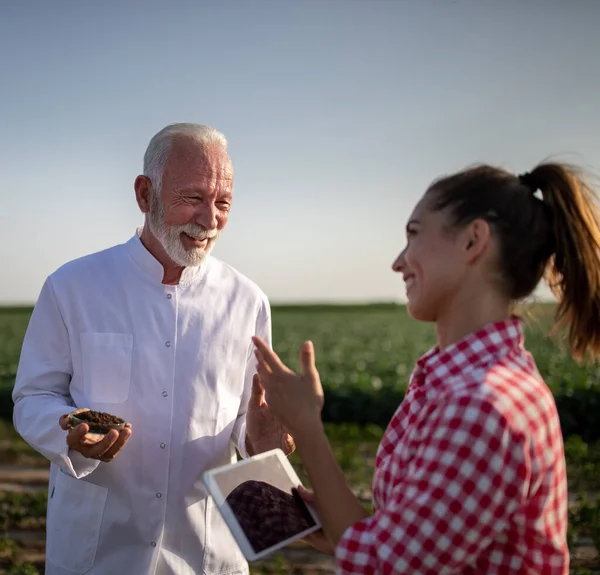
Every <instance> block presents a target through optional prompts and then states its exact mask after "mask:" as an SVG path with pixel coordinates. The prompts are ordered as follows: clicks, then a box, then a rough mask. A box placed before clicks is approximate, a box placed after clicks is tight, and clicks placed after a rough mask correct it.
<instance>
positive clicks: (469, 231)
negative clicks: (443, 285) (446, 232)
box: [461, 218, 491, 263]
mask: <svg viewBox="0 0 600 575" xmlns="http://www.w3.org/2000/svg"><path fill="white" fill-rule="evenodd" d="M461 235H462V238H461V241H462V244H463V246H462V249H463V253H464V256H465V259H466V261H467V263H473V262H475V261H476V260H477V259H478V258H480V257H481V255H482V254H483V253H484V252H485V250H486V249H487V247H488V244H489V242H490V237H491V229H490V224H489V223H488V222H487V221H485V220H484V219H482V218H477V219H475V220H473V221H472V222H471V223H469V224H468V225H467V226H466V227H465V228H464V230H463V234H461Z"/></svg>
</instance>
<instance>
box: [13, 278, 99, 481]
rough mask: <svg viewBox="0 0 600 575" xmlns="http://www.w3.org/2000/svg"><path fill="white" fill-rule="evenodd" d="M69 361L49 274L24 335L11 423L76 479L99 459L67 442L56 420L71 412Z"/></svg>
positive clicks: (61, 318)
mask: <svg viewBox="0 0 600 575" xmlns="http://www.w3.org/2000/svg"><path fill="white" fill-rule="evenodd" d="M72 374H73V363H72V359H71V347H70V344H69V334H68V331H67V326H66V324H65V321H64V319H63V315H62V314H61V311H60V308H59V304H58V301H57V298H56V294H55V292H54V288H53V285H52V278H48V279H47V280H46V282H45V283H44V285H43V287H42V291H41V293H40V296H39V298H38V301H37V303H36V305H35V308H34V310H33V313H32V315H31V318H30V320H29V325H28V327H27V331H26V333H25V338H24V341H23V347H22V349H21V357H20V360H19V366H18V368H17V378H16V381H15V386H14V389H13V393H12V398H13V402H14V404H15V405H14V410H13V424H14V426H15V429H16V430H17V431H18V433H19V434H20V435H21V437H23V439H25V441H27V443H29V445H31V446H32V447H33V448H34V449H35V450H36V451H38V452H39V453H41V454H42V455H43V456H44V457H46V458H47V459H49V460H50V461H51V462H52V463H55V464H56V465H57V466H58V467H59V468H60V469H62V470H63V471H64V472H65V473H67V474H69V475H72V476H73V477H76V478H77V479H80V478H82V477H85V476H86V475H89V474H90V473H91V472H92V471H94V469H96V467H98V465H99V463H100V462H99V461H97V460H95V459H88V458H85V457H83V456H82V455H81V454H80V453H78V452H76V451H72V450H71V449H69V447H68V446H67V442H66V436H67V434H66V432H65V431H64V430H63V429H61V427H60V425H59V423H58V420H59V419H60V417H61V416H62V415H64V414H66V413H69V412H70V411H72V410H73V408H74V406H73V399H72V398H71V395H70V392H69V386H70V381H71V376H72Z"/></svg>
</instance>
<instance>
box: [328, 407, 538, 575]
mask: <svg viewBox="0 0 600 575" xmlns="http://www.w3.org/2000/svg"><path fill="white" fill-rule="evenodd" d="M419 432H420V433H419V447H418V449H417V452H416V454H415V456H414V457H413V458H412V459H411V460H410V461H409V462H406V463H402V462H401V461H400V460H399V459H398V458H397V456H396V455H395V454H394V455H393V456H392V457H394V458H395V459H393V460H392V461H391V462H390V464H389V467H388V468H387V469H386V471H384V473H385V476H384V477H383V481H384V483H386V484H387V485H384V486H383V489H384V491H386V490H389V491H386V492H388V493H390V496H389V497H387V501H386V504H385V505H384V506H382V508H381V509H378V510H377V511H376V512H375V514H374V515H372V516H371V517H369V518H367V519H365V520H362V521H360V522H358V523H356V524H355V525H353V526H351V527H349V528H348V529H347V530H346V532H345V533H344V535H343V536H342V539H341V540H340V542H339V543H338V546H337V548H336V561H337V565H338V569H339V571H338V572H340V573H364V574H367V573H378V574H379V573H403V574H405V575H409V574H417V573H420V574H431V575H433V574H437V575H445V574H450V573H462V572H463V570H464V569H465V567H466V566H468V565H473V564H474V561H475V559H476V557H477V555H478V554H479V553H480V552H481V551H482V550H483V549H485V548H486V547H488V546H489V545H490V544H491V543H492V541H493V540H494V538H495V537H497V534H498V533H499V532H501V531H503V530H504V529H505V528H506V526H507V524H508V519H509V518H510V516H511V514H512V513H514V512H515V510H516V509H517V508H518V507H519V506H520V504H521V503H522V502H523V501H524V498H525V496H526V493H527V477H528V473H527V470H526V467H527V466H526V459H525V449H524V438H523V437H516V436H515V435H514V434H513V433H511V430H510V429H509V426H508V423H507V421H506V420H505V418H504V417H503V416H502V415H501V414H500V413H499V412H498V411H497V410H496V409H495V408H494V407H493V406H492V405H491V404H490V403H489V402H487V401H486V400H484V399H481V398H477V397H459V398H457V399H456V400H455V401H452V402H446V405H441V406H439V407H436V408H434V410H433V412H431V413H430V414H429V415H428V417H426V423H425V424H424V425H423V427H422V428H421V429H420V430H419ZM402 465H404V468H401V466H402ZM390 484H391V485H390Z"/></svg>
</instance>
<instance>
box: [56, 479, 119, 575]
mask: <svg viewBox="0 0 600 575" xmlns="http://www.w3.org/2000/svg"><path fill="white" fill-rule="evenodd" d="M107 495H108V489H107V488H106V487H102V486H101V485H95V484H94V483H89V482H88V481H83V480H80V479H75V478H74V477H71V476H70V475H67V474H65V473H63V472H62V471H59V472H58V473H57V474H56V480H55V483H54V486H53V491H52V492H51V498H50V499H49V501H48V519H47V525H46V544H47V547H46V553H47V556H48V561H49V562H50V563H52V564H54V565H56V566H57V567H60V568H61V569H65V570H67V571H72V572H75V573H85V572H87V571H89V570H90V569H91V567H92V566H93V565H94V560H95V558H96V549H97V547H98V539H99V536H100V528H101V526H102V517H103V515H104V507H105V505H106V497H107Z"/></svg>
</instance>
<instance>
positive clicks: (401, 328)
mask: <svg viewBox="0 0 600 575" xmlns="http://www.w3.org/2000/svg"><path fill="white" fill-rule="evenodd" d="M30 311H31V310H29V309H0V418H1V417H2V416H4V420H5V422H4V424H2V422H1V421H0V438H2V440H3V441H2V442H1V443H0V469H2V467H3V466H4V467H5V468H6V467H7V466H10V465H14V466H17V465H20V466H23V465H26V466H30V467H31V468H35V467H41V466H43V465H45V462H44V461H43V460H41V459H40V458H39V457H37V456H36V455H35V454H34V453H33V452H32V451H31V450H30V449H29V448H28V447H27V446H26V445H24V443H23V442H22V441H21V440H19V438H18V437H16V435H15V434H14V432H13V431H12V429H11V426H10V420H9V418H10V412H11V409H12V404H11V402H10V395H9V394H10V389H11V388H12V385H13V382H14V377H15V373H16V368H17V363H18V357H19V351H20V347H21V343H22V339H23V335H24V333H25V329H26V326H27V321H28V318H29V314H30ZM552 312H553V308H552V307H551V306H544V305H540V306H537V307H535V308H532V309H530V310H528V313H527V317H528V320H527V333H526V338H527V347H528V348H529V350H530V351H531V352H532V353H533V355H534V357H535V359H536V361H537V363H538V367H539V369H540V371H541V373H542V375H543V376H544V378H545V379H546V382H547V383H548V385H549V386H550V388H551V389H552V391H553V393H554V395H555V397H556V400H557V405H558V406H559V412H560V415H561V423H562V425H563V431H564V433H565V436H566V438H565V441H566V452H567V459H568V465H569V471H568V473H569V490H570V495H571V515H570V533H569V542H570V545H571V547H572V550H573V569H572V573H580V574H583V573H589V572H594V573H595V572H600V571H596V570H600V560H599V558H598V549H600V502H599V501H598V499H597V494H598V492H599V491H600V442H599V441H595V440H596V439H598V437H600V426H598V425H597V417H598V413H600V402H599V401H598V398H599V397H600V395H599V393H598V384H597V382H598V377H599V375H600V372H599V370H598V367H596V366H579V365H577V364H576V363H575V362H573V361H572V360H571V359H570V358H569V357H568V354H567V353H566V352H565V351H564V350H563V349H562V347H561V346H560V345H559V344H558V343H557V342H556V341H554V340H553V339H551V338H550V337H549V336H548V332H549V327H550V325H551V322H550V320H551V314H552ZM305 339H311V340H312V341H313V342H314V344H315V348H316V355H317V366H318V368H319V371H320V373H321V379H322V381H323V384H324V387H325V392H326V407H325V410H324V418H325V419H326V421H328V422H329V423H328V425H327V432H328V435H329V437H330V439H331V441H332V442H333V445H334V449H335V452H336V455H337V457H338V460H339V461H340V463H341V465H342V467H343V468H344V470H345V471H346V474H347V476H348V478H349V481H350V483H351V485H352V487H353V488H354V489H355V491H356V493H357V494H358V495H359V496H360V497H361V498H362V499H363V501H364V503H365V505H369V499H370V481H371V474H372V470H373V464H374V456H375V450H376V448H377V444H378V441H379V438H380V437H381V433H382V427H383V426H384V425H385V423H386V422H387V420H388V419H389V416H390V414H391V413H393V411H394V410H395V409H396V407H397V406H398V404H399V402H400V401H401V399H402V394H403V392H404V390H405V388H406V385H407V383H408V378H409V375H410V372H411V369H412V366H413V364H414V362H415V360H416V359H417V358H418V357H419V356H420V355H421V354H422V353H423V352H425V351H426V350H427V349H429V348H430V347H431V346H432V345H433V344H434V341H435V337H434V332H433V328H432V326H431V325H425V324H420V323H418V322H415V321H414V320H412V319H411V318H410V317H409V316H408V315H407V313H406V309H405V308H404V307H403V306H396V305H375V306H360V307H358V306H354V307H349V306H348V307H341V306H340V307H335V306H312V307H302V306H299V307H274V309H273V340H274V347H275V349H276V351H277V352H278V353H279V354H280V355H281V357H282V358H283V360H284V361H285V362H286V363H288V365H290V366H291V367H294V368H297V367H298V358H297V353H298V348H299V346H300V344H301V343H302V342H303V341H304V340H305ZM292 461H293V463H294V465H295V466H296V468H297V469H298V471H299V473H300V475H301V477H304V474H303V471H302V468H301V465H300V463H299V461H298V460H297V458H296V456H295V455H293V456H292ZM1 484H2V479H1V478H0V573H2V572H3V571H2V569H3V568H4V569H5V571H4V572H6V573H8V572H9V569H13V573H14V574H15V575H17V574H18V573H19V571H17V570H16V569H21V570H22V571H20V572H22V573H23V575H26V573H27V571H25V570H24V569H29V568H26V567H24V566H23V565H21V567H19V568H17V567H15V565H17V564H19V562H21V563H23V562H27V563H33V564H35V565H37V567H38V568H40V567H41V565H42V564H43V563H42V562H41V561H42V560H41V559H39V557H38V558H37V559H35V558H34V559H31V557H33V556H34V555H35V554H33V555H31V553H30V551H31V548H28V543H27V542H26V541H25V542H24V539H23V538H20V537H19V534H20V533H22V532H30V531H31V530H32V529H33V530H34V531H35V530H38V531H40V532H43V526H44V519H43V515H44V509H45V492H44V491H43V490H41V491H34V492H31V493H29V492H27V493H16V492H11V491H2V487H1ZM2 533H4V534H5V535H6V534H8V533H10V534H11V537H10V539H9V538H6V537H5V538H4V539H3V538H2ZM38 547H39V542H38ZM288 551H289V552H288ZM288 551H286V552H285V553H281V554H279V555H278V556H276V557H273V558H271V560H269V561H268V562H265V563H264V564H261V565H257V566H254V568H253V569H254V571H255V572H257V573H258V572H290V573H291V572H305V571H308V570H312V572H330V571H327V568H326V564H327V562H326V560H325V559H323V557H320V556H318V555H317V554H314V553H312V554H311V552H310V551H307V550H306V549H302V546H300V547H299V548H297V549H296V548H295V549H292V550H288ZM292 551H293V552H294V553H296V554H295V555H294V554H293V553H292ZM28 553H29V555H28ZM290 553H292V554H291V555H290ZM323 561H325V562H324V563H323ZM9 566H10V567H9ZM31 569H33V567H32V568H31ZM586 569H591V570H592V571H586ZM320 570H321V571H320ZM29 572H30V573H35V572H37V571H29Z"/></svg>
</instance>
